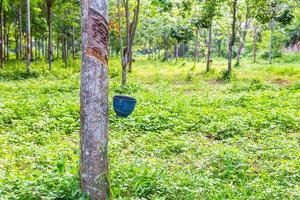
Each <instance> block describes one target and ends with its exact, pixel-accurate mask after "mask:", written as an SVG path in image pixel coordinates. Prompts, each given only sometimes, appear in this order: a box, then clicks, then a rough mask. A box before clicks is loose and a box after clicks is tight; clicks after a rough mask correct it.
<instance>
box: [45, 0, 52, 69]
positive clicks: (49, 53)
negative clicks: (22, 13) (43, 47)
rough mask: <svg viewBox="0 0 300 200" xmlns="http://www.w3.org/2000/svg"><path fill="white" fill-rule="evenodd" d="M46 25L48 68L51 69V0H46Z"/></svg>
mask: <svg viewBox="0 0 300 200" xmlns="http://www.w3.org/2000/svg"><path fill="white" fill-rule="evenodd" d="M46 4H47V6H46V7H47V26H48V69H49V71H51V70H52V58H53V44H52V16H51V15H52V13H51V10H52V4H53V0H47V2H46Z"/></svg>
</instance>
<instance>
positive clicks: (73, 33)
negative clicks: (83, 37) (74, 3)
mask: <svg viewBox="0 0 300 200" xmlns="http://www.w3.org/2000/svg"><path fill="white" fill-rule="evenodd" d="M75 53H76V49H75V28H74V26H73V27H72V58H73V60H75Z"/></svg>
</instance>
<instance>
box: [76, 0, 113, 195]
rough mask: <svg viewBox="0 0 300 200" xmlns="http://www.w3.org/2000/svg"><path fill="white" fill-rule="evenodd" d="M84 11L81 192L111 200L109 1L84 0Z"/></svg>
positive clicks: (81, 98) (81, 96)
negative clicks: (109, 162)
mask: <svg viewBox="0 0 300 200" xmlns="http://www.w3.org/2000/svg"><path fill="white" fill-rule="evenodd" d="M81 12H82V13H81V17H82V18H81V25H82V26H81V27H82V52H83V53H82V63H81V88H80V106H81V107H80V121H81V125H80V147H81V153H80V179H81V189H82V190H83V191H84V192H85V193H87V194H88V196H89V197H90V198H91V199H92V200H108V199H111V196H110V187H109V169H108V2H107V0H100V1H99V0H90V1H81Z"/></svg>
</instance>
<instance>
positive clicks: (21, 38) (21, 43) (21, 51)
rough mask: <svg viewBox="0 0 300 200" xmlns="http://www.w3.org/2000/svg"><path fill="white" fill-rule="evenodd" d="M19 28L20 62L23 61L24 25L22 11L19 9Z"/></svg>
mask: <svg viewBox="0 0 300 200" xmlns="http://www.w3.org/2000/svg"><path fill="white" fill-rule="evenodd" d="M19 26H20V61H22V60H23V23H22V9H21V8H20V9H19Z"/></svg>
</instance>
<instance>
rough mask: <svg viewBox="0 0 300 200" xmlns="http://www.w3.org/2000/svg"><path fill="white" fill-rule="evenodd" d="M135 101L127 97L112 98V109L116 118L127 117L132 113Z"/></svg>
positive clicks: (117, 96)
mask: <svg viewBox="0 0 300 200" xmlns="http://www.w3.org/2000/svg"><path fill="white" fill-rule="evenodd" d="M136 102H137V100H136V99H135V98H132V97H129V96H122V95H116V96H114V98H113V107H114V111H115V112H116V114H117V116H119V117H124V118H125V117H128V116H129V115H131V114H132V112H133V111H134V108H135V105H136Z"/></svg>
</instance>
